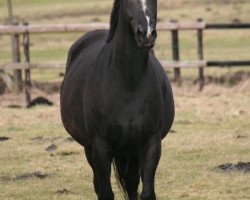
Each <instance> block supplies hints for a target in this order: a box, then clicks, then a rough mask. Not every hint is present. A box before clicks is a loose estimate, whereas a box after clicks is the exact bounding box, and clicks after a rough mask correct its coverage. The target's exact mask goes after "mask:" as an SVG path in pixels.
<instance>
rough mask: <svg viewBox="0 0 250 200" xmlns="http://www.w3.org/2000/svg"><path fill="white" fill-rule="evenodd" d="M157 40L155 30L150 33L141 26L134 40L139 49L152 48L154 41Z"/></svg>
mask: <svg viewBox="0 0 250 200" xmlns="http://www.w3.org/2000/svg"><path fill="white" fill-rule="evenodd" d="M156 38H157V32H156V30H155V29H153V30H151V32H148V31H145V30H144V29H143V28H142V27H141V26H139V28H138V30H137V32H136V35H135V39H136V42H137V45H138V47H140V48H147V49H148V48H149V49H151V48H153V47H154V45H155V40H156Z"/></svg>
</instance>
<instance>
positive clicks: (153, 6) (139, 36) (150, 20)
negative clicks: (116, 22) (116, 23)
mask: <svg viewBox="0 0 250 200" xmlns="http://www.w3.org/2000/svg"><path fill="white" fill-rule="evenodd" d="M123 9H124V12H125V16H126V17H127V18H128V20H129V21H130V24H131V28H132V31H133V33H134V35H135V40H136V42H137V45H138V47H140V48H152V47H153V46H154V44H155V40H156V37H157V32H156V22H157V0H123Z"/></svg>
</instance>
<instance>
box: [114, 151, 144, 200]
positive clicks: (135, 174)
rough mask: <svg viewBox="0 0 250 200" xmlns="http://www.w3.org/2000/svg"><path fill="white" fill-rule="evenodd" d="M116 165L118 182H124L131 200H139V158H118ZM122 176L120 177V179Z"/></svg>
mask: <svg viewBox="0 0 250 200" xmlns="http://www.w3.org/2000/svg"><path fill="white" fill-rule="evenodd" d="M115 165H116V170H117V173H118V174H119V175H118V177H117V178H118V180H120V179H122V180H120V182H121V181H123V183H124V185H123V187H124V189H125V190H126V191H127V194H128V198H129V200H138V186H139V182H140V173H139V158H137V157H136V156H131V155H130V156H117V157H116V158H115ZM119 176H120V177H119Z"/></svg>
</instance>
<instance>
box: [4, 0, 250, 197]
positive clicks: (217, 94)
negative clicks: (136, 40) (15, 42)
mask: <svg viewBox="0 0 250 200" xmlns="http://www.w3.org/2000/svg"><path fill="white" fill-rule="evenodd" d="M13 2H14V6H15V7H14V13H15V14H16V15H15V16H16V18H17V19H18V20H19V21H29V22H30V23H32V24H37V23H45V24H47V23H81V22H98V21H108V20H109V12H110V9H111V5H112V3H111V2H112V1H111V0H94V1H93V0H92V1H90V0H83V1H79V0H72V1H66V0H63V1H62V0H56V1H50V0H36V1H31V0H16V1H13ZM5 3H6V1H1V2H0V9H1V10H0V23H6V22H7V9H6V4H5ZM190 10H192V11H190ZM249 12H250V2H249V1H248V0H241V1H238V0H223V1H216V0H211V1H206V0H204V1H198V0H193V1H186V0H179V1H175V0H168V1H167V0H159V14H158V15H159V20H161V21H164V20H169V19H171V18H176V19H178V20H180V21H192V20H196V19H197V18H200V17H202V18H203V19H204V20H205V21H207V22H231V21H242V22H249V21H250V17H249ZM80 35H81V34H60V35H59V36H58V35H57V34H42V35H31V42H32V47H31V59H32V61H64V60H65V59H66V55H67V50H68V48H69V47H70V45H71V44H72V42H73V41H74V40H75V39H76V38H78V37H79V36H80ZM195 35H196V33H195V32H182V33H181V34H180V37H181V51H182V54H181V55H182V57H181V59H195V58H197V52H196V37H195ZM249 35H250V31H242V30H238V31H209V32H207V33H206V34H205V49H206V50H205V58H206V59H221V60H223V59H228V58H230V59H249V52H250V39H249ZM170 47H171V44H170V34H169V33H167V32H160V33H159V37H158V43H157V46H156V53H157V55H158V56H159V57H160V58H167V59H170V58H171V49H170ZM10 60H11V54H10V39H9V36H0V61H10ZM239 70H241V71H242V70H244V76H246V77H245V78H244V80H241V81H239V82H237V81H236V82H237V84H236V83H235V81H234V80H231V79H229V80H228V81H226V83H225V84H215V83H214V82H213V83H209V84H208V85H207V86H206V87H205V89H204V91H203V92H198V91H197V87H196V86H194V84H193V81H194V79H195V76H194V75H196V74H197V70H183V73H184V78H185V79H187V80H185V82H184V84H183V85H182V87H177V86H175V85H174V86H173V90H174V96H175V103H176V118H175V123H174V126H173V128H172V132H171V133H169V135H168V136H167V137H166V138H165V139H164V140H163V142H162V147H163V152H162V157H161V161H160V164H159V167H158V170H157V175H156V194H157V196H158V198H159V200H175V199H187V200H215V199H220V200H247V199H250V173H248V172H238V171H234V172H227V173H225V172H221V171H219V170H218V169H215V167H216V166H218V165H220V164H225V163H237V162H240V161H243V162H250V122H249V119H250V79H249V69H248V68H240V69H239V68H233V69H227V68H226V69H207V70H206V75H211V76H212V77H213V78H214V79H216V78H218V79H220V77H222V78H223V77H227V76H231V75H233V74H235V72H238V71H239ZM60 72H61V70H44V71H42V70H34V71H32V74H31V75H32V80H35V81H38V82H42V83H44V82H50V83H52V82H60V81H61V80H62V77H60V76H58V74H59V73H60ZM246 74H248V75H246ZM169 75H170V76H172V74H171V71H170V73H169ZM219 82H221V81H219ZM222 82H223V81H222ZM45 87H46V86H45ZM40 95H43V96H46V97H48V99H50V100H52V101H53V102H54V103H55V105H54V106H52V107H46V106H37V107H34V108H31V109H26V108H10V107H8V106H9V105H22V106H24V105H25V102H24V95H22V94H19V95H16V94H11V93H5V94H4V95H0V137H8V138H9V140H3V141H0V200H2V199H3V200H13V199H15V200H16V199H17V200H33V199H36V200H47V199H55V200H64V199H65V200H68V199H72V200H73V199H81V200H89V199H95V194H94V190H93V186H92V171H91V169H90V167H89V165H88V164H87V161H86V159H85V156H84V152H83V149H82V147H81V146H80V145H78V144H77V143H76V142H74V141H71V140H70V139H69V135H68V134H67V133H66V131H65V130H64V128H63V126H62V123H61V119H60V109H59V94H58V91H56V92H55V91H54V92H51V91H49V90H48V89H47V90H46V89H45V90H41V89H39V88H36V87H35V88H33V90H32V98H34V97H36V96H40ZM51 145H53V146H51ZM48 147H50V148H48ZM34 172H35V173H34ZM112 183H113V189H114V193H115V195H116V199H123V198H122V196H121V192H120V191H119V188H118V186H117V185H116V183H115V180H114V177H112Z"/></svg>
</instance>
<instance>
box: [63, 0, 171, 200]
mask: <svg viewBox="0 0 250 200" xmlns="http://www.w3.org/2000/svg"><path fill="white" fill-rule="evenodd" d="M156 20H157V0H115V2H114V7H113V11H112V14H111V23H110V25H111V27H110V30H109V31H107V30H96V31H93V32H90V33H87V34H86V35H84V36H82V37H81V38H80V39H79V40H77V41H76V42H75V43H74V44H73V46H72V47H71V49H70V50H69V54H68V61H67V67H66V75H65V78H64V81H63V84H62V88H61V116H62V121H63V124H64V127H65V129H66V130H67V131H68V132H69V134H70V135H71V136H72V137H73V138H74V139H75V140H76V141H77V142H79V143H80V144H81V145H82V146H84V149H85V154H86V157H87V160H88V162H89V164H90V166H91V167H92V169H93V173H94V187H95V192H96V194H97V196H98V199H99V200H113V199H114V194H113V192H112V188H111V183H110V174H111V163H112V162H114V168H115V172H116V178H117V180H118V182H119V183H120V185H121V187H122V189H123V191H124V196H125V198H126V199H129V200H136V199H138V197H139V196H138V185H139V181H140V178H141V180H142V183H143V189H142V193H141V195H140V199H141V200H154V199H156V195H155V190H154V179H155V172H156V168H157V166H158V163H159V159H160V156H161V140H162V139H163V138H164V137H165V136H166V134H167V133H168V131H169V130H170V128H171V126H172V123H173V119H174V101H173V95H172V89H171V85H170V82H169V80H168V78H167V76H166V74H165V72H164V70H163V68H162V66H161V64H160V63H159V61H158V60H157V59H156V57H155V55H154V53H153V51H152V50H151V49H152V47H153V46H154V43H155V39H156V37H157V33H156Z"/></svg>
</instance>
